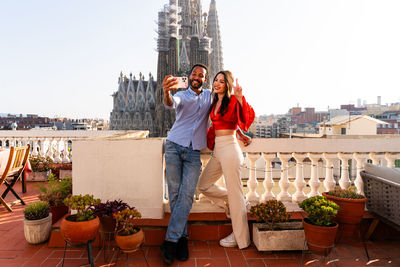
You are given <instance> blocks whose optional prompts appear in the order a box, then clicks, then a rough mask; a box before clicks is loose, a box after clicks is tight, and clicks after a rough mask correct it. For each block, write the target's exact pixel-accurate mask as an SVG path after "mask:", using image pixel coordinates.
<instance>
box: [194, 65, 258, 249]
mask: <svg viewBox="0 0 400 267" xmlns="http://www.w3.org/2000/svg"><path fill="white" fill-rule="evenodd" d="M232 89H233V93H234V94H233V95H232ZM213 93H214V101H213V105H212V107H211V113H210V119H211V121H212V126H211V127H210V128H209V129H208V132H207V146H208V147H209V148H210V149H211V150H213V149H214V153H213V156H212V157H211V159H210V161H209V162H208V164H207V166H206V167H205V169H204V170H203V172H202V173H201V176H200V178H199V184H198V189H199V191H200V192H201V193H203V194H204V195H205V196H206V197H208V198H209V199H210V200H211V201H213V202H214V203H215V204H216V205H217V206H220V207H222V208H224V209H225V210H228V207H229V210H230V216H231V220H232V228H233V233H232V234H230V235H229V236H227V237H226V238H224V239H221V240H220V245H221V246H223V247H235V246H238V247H239V248H240V249H242V248H246V247H248V246H249V245H250V235H249V227H248V222H247V209H246V199H245V197H244V194H243V191H242V183H241V180H240V167H241V164H242V162H243V155H242V151H241V149H240V147H239V144H238V141H237V139H236V129H237V127H238V126H239V127H240V128H241V129H243V130H245V131H247V130H248V128H249V127H250V125H251V123H252V122H253V120H254V110H253V109H252V108H251V106H250V105H249V104H247V102H246V99H245V98H244V96H243V95H242V87H240V86H239V84H238V81H237V79H236V85H233V77H232V73H231V72H230V71H220V72H218V73H217V75H216V76H215V78H214V82H213ZM238 132H240V130H238ZM240 133H241V132H240ZM214 139H215V144H214ZM247 144H248V141H245V145H247ZM221 175H224V178H225V184H226V188H223V187H220V186H218V185H216V184H215V182H216V181H217V180H218V179H219V178H221Z"/></svg>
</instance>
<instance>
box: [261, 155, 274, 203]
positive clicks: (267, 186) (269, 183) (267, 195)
mask: <svg viewBox="0 0 400 267" xmlns="http://www.w3.org/2000/svg"><path fill="white" fill-rule="evenodd" d="M262 156H263V158H264V160H265V176H264V177H265V178H264V181H263V186H264V190H265V191H264V194H263V195H262V196H261V202H266V201H268V200H271V199H275V195H274V193H273V192H272V188H273V187H274V180H273V177H272V161H273V160H274V158H275V153H262Z"/></svg>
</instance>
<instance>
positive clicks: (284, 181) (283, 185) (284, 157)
mask: <svg viewBox="0 0 400 267" xmlns="http://www.w3.org/2000/svg"><path fill="white" fill-rule="evenodd" d="M278 157H279V159H280V160H281V162H282V165H281V178H280V180H279V187H280V189H281V192H280V193H279V194H278V196H277V200H280V201H282V202H292V197H291V196H290V194H289V193H288V188H289V186H290V183H289V179H288V175H287V174H288V161H289V159H290V158H291V157H292V155H291V154H286V153H280V152H279V153H278Z"/></svg>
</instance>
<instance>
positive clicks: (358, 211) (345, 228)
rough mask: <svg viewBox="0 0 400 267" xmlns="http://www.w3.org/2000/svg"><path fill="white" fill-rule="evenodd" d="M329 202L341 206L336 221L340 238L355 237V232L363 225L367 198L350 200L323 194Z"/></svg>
mask: <svg viewBox="0 0 400 267" xmlns="http://www.w3.org/2000/svg"><path fill="white" fill-rule="evenodd" d="M322 195H324V196H325V197H326V198H327V199H328V200H331V201H333V202H335V203H336V204H338V205H339V206H340V210H339V211H338V213H337V214H336V216H335V218H334V220H335V221H336V222H338V223H339V233H340V236H347V237H348V236H353V234H354V231H355V230H356V229H357V227H359V224H360V223H361V220H362V217H363V214H364V211H365V203H366V202H367V198H363V199H348V198H341V197H335V196H330V195H328V194H326V193H322Z"/></svg>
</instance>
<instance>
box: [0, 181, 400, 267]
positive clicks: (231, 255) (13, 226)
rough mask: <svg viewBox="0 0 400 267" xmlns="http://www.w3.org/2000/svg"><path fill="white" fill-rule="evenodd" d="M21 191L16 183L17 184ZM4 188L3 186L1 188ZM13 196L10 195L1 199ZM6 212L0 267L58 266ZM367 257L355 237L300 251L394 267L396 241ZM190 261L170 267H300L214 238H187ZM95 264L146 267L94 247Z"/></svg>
mask: <svg viewBox="0 0 400 267" xmlns="http://www.w3.org/2000/svg"><path fill="white" fill-rule="evenodd" d="M16 189H17V191H20V189H21V186H20V184H17V185H16ZM2 190H3V189H2ZM21 196H23V199H24V200H26V202H27V203H32V202H34V201H36V200H37V193H36V192H35V186H34V185H33V184H32V183H29V184H28V193H26V194H21ZM13 200H14V198H13V196H12V195H11V194H10V195H9V196H7V198H6V201H7V202H11V201H13ZM13 210H14V211H13V212H12V213H9V212H7V211H6V209H5V208H4V207H3V206H1V207H0V266H1V267H3V266H29V267H30V266H61V262H62V256H63V249H62V248H48V247H47V244H41V245H29V244H28V243H27V242H26V241H25V238H24V233H23V213H22V211H23V206H22V205H21V204H16V205H14V206H13ZM367 247H368V252H369V255H370V261H368V260H367V257H366V254H365V250H364V247H363V244H362V242H361V241H360V240H357V239H353V240H342V241H341V242H340V243H339V244H337V245H336V246H335V248H334V250H333V251H332V252H331V254H330V255H329V256H328V257H326V258H324V257H322V256H318V255H312V254H309V253H305V255H304V261H303V265H304V266H346V267H353V266H396V267H400V241H384V242H382V241H380V242H378V241H368V242H367ZM189 249H190V259H189V260H188V261H186V262H178V261H176V262H175V263H174V264H173V265H172V266H194V267H203V266H207V267H208V266H216V267H223V266H232V267H233V266H268V267H271V266H284V267H290V266H301V265H300V262H301V258H302V253H301V252H274V253H272V252H258V251H257V250H256V248H255V247H254V246H253V245H251V246H250V247H249V248H247V249H244V250H239V249H237V248H222V247H220V246H219V245H218V242H216V241H190V243H189ZM143 252H144V253H145V255H146V258H147V260H148V263H149V266H164V265H163V262H162V259H161V252H160V249H159V247H157V246H145V247H144V248H143ZM93 254H94V259H95V266H146V262H145V260H144V257H143V255H142V254H141V252H135V253H132V254H129V255H128V258H127V255H126V254H122V255H120V257H119V259H118V261H117V263H116V257H117V253H116V251H111V253H109V254H106V256H107V260H106V261H105V260H104V250H102V249H100V248H93ZM87 263H88V261H87V252H86V249H85V248H69V249H68V250H67V253H66V260H65V264H64V266H81V265H87Z"/></svg>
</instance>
